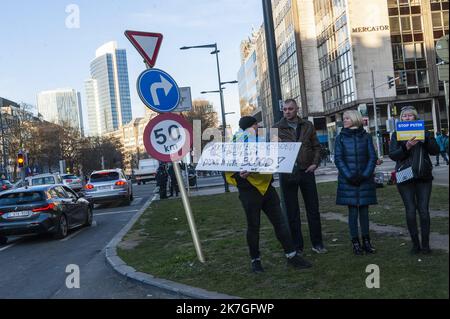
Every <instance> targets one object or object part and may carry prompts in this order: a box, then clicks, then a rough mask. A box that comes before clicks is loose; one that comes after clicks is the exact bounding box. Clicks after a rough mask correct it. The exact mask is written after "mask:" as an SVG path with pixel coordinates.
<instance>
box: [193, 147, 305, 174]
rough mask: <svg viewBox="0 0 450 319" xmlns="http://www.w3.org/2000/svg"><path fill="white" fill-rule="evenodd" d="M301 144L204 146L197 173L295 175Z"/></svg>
mask: <svg viewBox="0 0 450 319" xmlns="http://www.w3.org/2000/svg"><path fill="white" fill-rule="evenodd" d="M300 147H301V143H261V142H260V143H214V144H209V145H207V146H206V147H205V149H204V150H203V152H202V155H201V157H200V160H199V162H198V164H197V168H196V170H197V171H222V172H240V171H248V172H259V173H292V170H293V168H294V164H295V160H296V159H297V155H298V152H299V151H300Z"/></svg>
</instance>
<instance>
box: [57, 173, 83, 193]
mask: <svg viewBox="0 0 450 319" xmlns="http://www.w3.org/2000/svg"><path fill="white" fill-rule="evenodd" d="M61 178H62V182H63V184H64V185H66V186H69V187H70V188H71V189H73V190H74V191H75V192H77V193H78V192H80V191H81V190H82V189H83V184H82V182H81V179H80V178H79V177H78V176H75V175H70V174H64V175H61Z"/></svg>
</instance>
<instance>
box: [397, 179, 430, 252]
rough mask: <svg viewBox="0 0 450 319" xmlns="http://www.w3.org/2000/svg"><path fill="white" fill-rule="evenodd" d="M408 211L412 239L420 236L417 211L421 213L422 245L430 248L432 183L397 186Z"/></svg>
mask: <svg viewBox="0 0 450 319" xmlns="http://www.w3.org/2000/svg"><path fill="white" fill-rule="evenodd" d="M397 188H398V191H399V193H400V196H401V197H402V200H403V204H404V205H405V210H406V223H407V225H408V230H409V234H410V235H411V237H415V236H417V235H418V230H417V219H416V211H417V210H418V211H419V217H420V229H421V233H422V245H423V246H425V247H426V246H428V244H429V238H430V211H429V204H430V196H431V189H432V182H431V181H430V182H425V183H416V182H415V181H413V182H409V183H408V182H406V183H403V184H397Z"/></svg>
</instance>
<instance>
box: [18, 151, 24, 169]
mask: <svg viewBox="0 0 450 319" xmlns="http://www.w3.org/2000/svg"><path fill="white" fill-rule="evenodd" d="M24 164H25V156H24V155H23V154H22V153H19V154H17V166H19V167H20V168H22V167H23V165H24Z"/></svg>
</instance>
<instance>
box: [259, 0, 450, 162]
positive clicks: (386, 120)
mask: <svg viewBox="0 0 450 319" xmlns="http://www.w3.org/2000/svg"><path fill="white" fill-rule="evenodd" d="M271 3H272V12H273V20H274V26H275V41H276V48H277V58H278V68H279V74H280V84H281V89H282V98H283V99H287V98H293V99H295V100H297V103H298V104H299V106H300V115H301V116H302V117H304V118H308V119H309V120H311V121H313V122H314V125H315V127H316V129H317V130H318V135H319V139H320V141H321V142H322V143H328V144H329V147H330V149H331V150H332V151H333V145H334V141H335V137H336V135H337V134H338V133H339V130H340V128H341V127H342V115H343V113H344V111H345V110H347V109H360V110H366V113H367V114H366V115H367V120H368V127H367V128H368V130H369V131H370V132H371V133H372V135H373V136H374V137H375V136H376V135H378V134H376V132H375V127H376V126H378V129H379V131H378V133H379V135H380V138H381V141H380V142H381V143H380V144H381V145H383V149H382V150H381V151H382V153H383V154H386V153H387V151H388V150H387V147H388V144H389V143H388V141H389V138H390V133H391V132H392V131H393V126H392V119H394V118H395V117H396V116H397V117H398V115H399V113H400V110H401V108H402V107H403V106H405V105H413V106H415V107H416V109H417V110H418V112H419V116H420V118H421V119H423V120H425V125H426V129H427V130H432V131H438V130H441V129H442V128H446V127H447V115H446V104H445V92H444V85H443V82H442V81H439V79H438V71H437V66H436V65H437V64H438V63H439V62H441V61H440V60H439V58H438V57H437V56H436V53H435V44H436V41H437V40H438V39H439V38H440V37H442V36H443V35H448V33H449V16H448V12H449V11H448V10H449V2H448V1H445V0H364V1H362V0H272V2H271ZM256 55H257V56H256V59H257V60H258V59H259V56H258V52H257V54H256ZM372 74H373V75H372ZM388 77H395V78H396V79H397V80H396V82H395V85H394V87H392V88H390V87H389V84H388ZM372 82H374V87H375V88H376V89H375V100H376V105H377V109H376V113H377V120H378V121H377V125H375V121H374V118H375V116H374V111H373V109H374V103H373V86H372ZM259 87H260V90H259V91H258V99H259V98H260V97H259V96H260V95H261V92H262V90H263V86H261V85H259ZM266 96H267V95H266ZM260 107H261V108H262V109H263V111H262V113H263V114H264V109H265V108H266V107H267V105H265V104H261V106H260ZM270 108H271V107H270ZM270 108H269V109H270ZM266 113H267V114H269V113H270V111H268V112H266ZM383 154H380V155H383Z"/></svg>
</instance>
